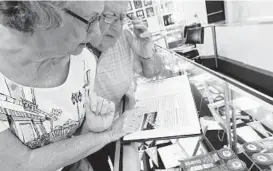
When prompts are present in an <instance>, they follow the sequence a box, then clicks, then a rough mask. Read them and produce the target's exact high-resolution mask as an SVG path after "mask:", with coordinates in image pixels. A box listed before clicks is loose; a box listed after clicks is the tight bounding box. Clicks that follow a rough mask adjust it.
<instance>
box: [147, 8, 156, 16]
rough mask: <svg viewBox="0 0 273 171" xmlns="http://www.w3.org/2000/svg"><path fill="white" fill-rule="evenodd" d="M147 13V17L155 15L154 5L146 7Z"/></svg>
mask: <svg viewBox="0 0 273 171" xmlns="http://www.w3.org/2000/svg"><path fill="white" fill-rule="evenodd" d="M146 14H147V17H152V16H154V15H155V13H154V8H153V7H150V8H146Z"/></svg>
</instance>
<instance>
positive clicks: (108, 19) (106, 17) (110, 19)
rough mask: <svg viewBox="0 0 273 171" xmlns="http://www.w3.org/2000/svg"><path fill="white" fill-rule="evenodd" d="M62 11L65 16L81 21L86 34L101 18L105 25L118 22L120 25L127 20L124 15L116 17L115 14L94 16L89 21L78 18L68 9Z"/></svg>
mask: <svg viewBox="0 0 273 171" xmlns="http://www.w3.org/2000/svg"><path fill="white" fill-rule="evenodd" d="M64 11H65V12H66V13H67V14H69V15H71V16H72V17H75V18H77V19H78V20H80V21H82V22H83V23H85V24H87V29H86V32H89V30H90V28H91V26H92V25H93V24H94V23H95V22H97V21H99V20H100V19H101V18H102V19H103V21H104V22H105V23H107V24H114V23H116V22H118V21H120V22H121V23H123V22H124V21H125V19H126V18H127V17H126V15H120V16H117V15H115V14H114V15H112V14H102V15H99V14H96V15H95V16H93V17H92V18H91V19H90V20H86V19H85V18H83V17H81V16H79V15H78V14H76V13H74V12H72V11H70V10H69V9H64Z"/></svg>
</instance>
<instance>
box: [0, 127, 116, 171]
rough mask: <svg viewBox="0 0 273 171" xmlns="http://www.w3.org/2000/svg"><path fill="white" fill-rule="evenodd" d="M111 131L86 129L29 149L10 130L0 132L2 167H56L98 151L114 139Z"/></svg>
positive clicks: (51, 170)
mask: <svg viewBox="0 0 273 171" xmlns="http://www.w3.org/2000/svg"><path fill="white" fill-rule="evenodd" d="M109 135H111V134H109V131H105V132H102V133H91V132H90V133H87V134H85V135H81V136H76V137H73V138H70V139H67V140H63V141H59V142H56V143H53V144H49V145H47V146H44V147H41V148H37V149H34V150H31V149H29V148H28V147H27V146H25V145H23V144H22V143H21V141H20V140H19V139H18V138H17V137H15V135H14V134H13V133H12V132H11V131H10V130H6V131H4V132H1V133H0V151H1V153H0V168H1V170H20V171H37V170H39V171H56V170H58V169H60V168H62V167H64V166H66V165H69V164H72V163H75V162H77V161H78V160H80V159H82V158H84V157H86V156H88V155H90V154H92V153H94V152H96V151H97V150H99V149H100V148H102V147H103V146H104V145H106V144H108V143H109V142H110V141H111V140H110V137H109Z"/></svg>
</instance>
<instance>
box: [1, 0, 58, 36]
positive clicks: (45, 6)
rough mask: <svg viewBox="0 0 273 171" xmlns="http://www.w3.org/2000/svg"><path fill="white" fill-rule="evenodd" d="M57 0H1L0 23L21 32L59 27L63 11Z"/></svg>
mask: <svg viewBox="0 0 273 171" xmlns="http://www.w3.org/2000/svg"><path fill="white" fill-rule="evenodd" d="M61 4H62V2H60V1H59V2H57V1H0V24H2V25H4V26H6V27H10V28H13V29H16V30H18V31H21V32H27V33H32V32H33V31H34V30H35V29H41V30H47V29H52V28H57V27H59V26H60V25H61V23H62V18H63V16H62V12H61V8H59V7H60V5H61Z"/></svg>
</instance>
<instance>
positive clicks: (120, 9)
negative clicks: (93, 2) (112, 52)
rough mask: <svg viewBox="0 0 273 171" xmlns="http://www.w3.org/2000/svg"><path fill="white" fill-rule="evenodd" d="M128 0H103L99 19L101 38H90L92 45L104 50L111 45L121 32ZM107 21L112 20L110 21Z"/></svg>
mask: <svg viewBox="0 0 273 171" xmlns="http://www.w3.org/2000/svg"><path fill="white" fill-rule="evenodd" d="M127 7H128V1H105V6H104V10H103V13H102V19H101V20H100V30H101V36H102V37H101V40H100V41H98V40H95V39H93V40H91V44H92V46H94V47H96V48H97V49H98V50H100V51H104V50H106V49H108V48H110V47H111V46H113V45H114V44H115V43H116V42H117V40H118V38H119V37H120V36H121V34H122V29H123V24H124V20H125V18H126V12H127ZM108 21H112V22H111V23H110V22H108Z"/></svg>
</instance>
